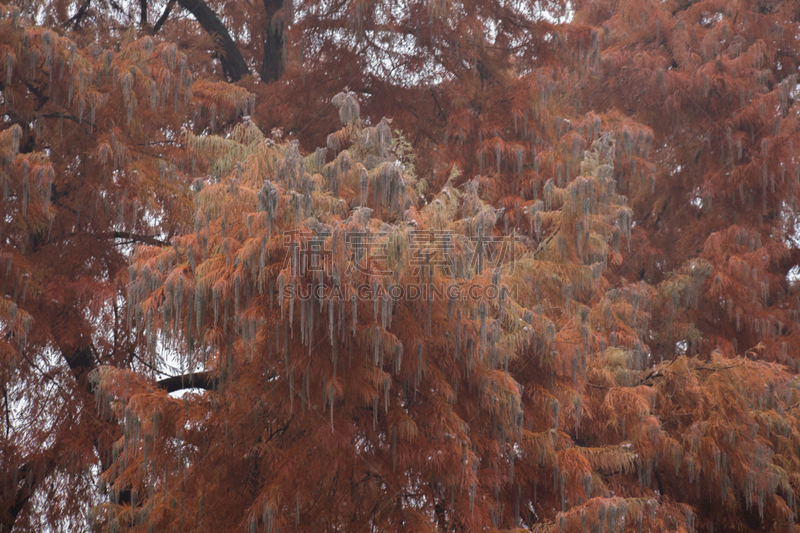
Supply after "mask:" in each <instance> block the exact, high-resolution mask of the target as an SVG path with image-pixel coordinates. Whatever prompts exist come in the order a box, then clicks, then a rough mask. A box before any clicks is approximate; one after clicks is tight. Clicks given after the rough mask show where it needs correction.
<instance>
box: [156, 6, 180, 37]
mask: <svg viewBox="0 0 800 533" xmlns="http://www.w3.org/2000/svg"><path fill="white" fill-rule="evenodd" d="M174 5H175V0H169V2H167V7H165V8H164V12H163V13H161V16H160V17H158V20H157V21H156V24H155V26H153V35H155V34H156V33H158V30H160V29H161V26H163V25H164V23H165V22H166V21H167V19H168V18H169V13H170V11H172V6H174Z"/></svg>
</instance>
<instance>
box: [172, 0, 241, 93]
mask: <svg viewBox="0 0 800 533" xmlns="http://www.w3.org/2000/svg"><path fill="white" fill-rule="evenodd" d="M178 3H180V5H181V7H182V8H183V9H185V10H186V11H188V12H189V13H191V14H192V15H194V18H195V19H197V22H199V23H200V26H202V28H203V29H204V30H205V31H206V33H208V34H209V35H212V36H215V37H216V40H217V42H218V43H219V45H220V51H219V60H220V63H222V70H223V71H224V72H225V75H226V76H227V77H228V78H229V79H230V80H231V81H239V80H240V79H242V78H243V77H244V76H245V75H247V74H249V73H250V69H249V68H248V67H247V63H246V62H245V60H244V57H242V54H241V52H239V49H238V48H237V47H236V43H235V42H234V40H233V38H232V37H231V34H230V33H228V28H226V27H225V25H224V24H223V23H222V21H221V20H220V19H219V17H217V14H216V13H214V11H213V10H212V9H211V8H210V7H208V5H207V4H206V3H205V2H203V1H202V0H178Z"/></svg>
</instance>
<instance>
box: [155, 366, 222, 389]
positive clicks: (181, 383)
mask: <svg viewBox="0 0 800 533" xmlns="http://www.w3.org/2000/svg"><path fill="white" fill-rule="evenodd" d="M217 383H219V380H218V379H217V378H216V376H214V374H213V373H212V372H210V371H206V372H196V373H193V374H183V375H180V376H171V377H168V378H164V379H162V380H159V381H157V382H156V385H158V387H159V388H161V389H163V390H165V391H167V392H168V393H170V392H177V391H179V390H184V389H205V390H214V389H216V388H217Z"/></svg>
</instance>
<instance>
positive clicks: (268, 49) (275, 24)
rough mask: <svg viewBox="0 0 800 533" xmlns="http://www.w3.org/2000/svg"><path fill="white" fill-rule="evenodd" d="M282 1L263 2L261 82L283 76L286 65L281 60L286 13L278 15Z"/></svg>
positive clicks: (270, 0)
mask: <svg viewBox="0 0 800 533" xmlns="http://www.w3.org/2000/svg"><path fill="white" fill-rule="evenodd" d="M282 8H283V0H264V10H265V11H266V13H267V27H266V28H265V30H264V58H263V60H262V62H261V72H260V74H261V81H263V82H265V83H268V82H271V81H277V80H279V79H280V77H281V76H283V72H284V70H285V69H286V63H285V61H284V59H283V27H284V25H285V20H286V13H279V11H280V10H281V9H282Z"/></svg>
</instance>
